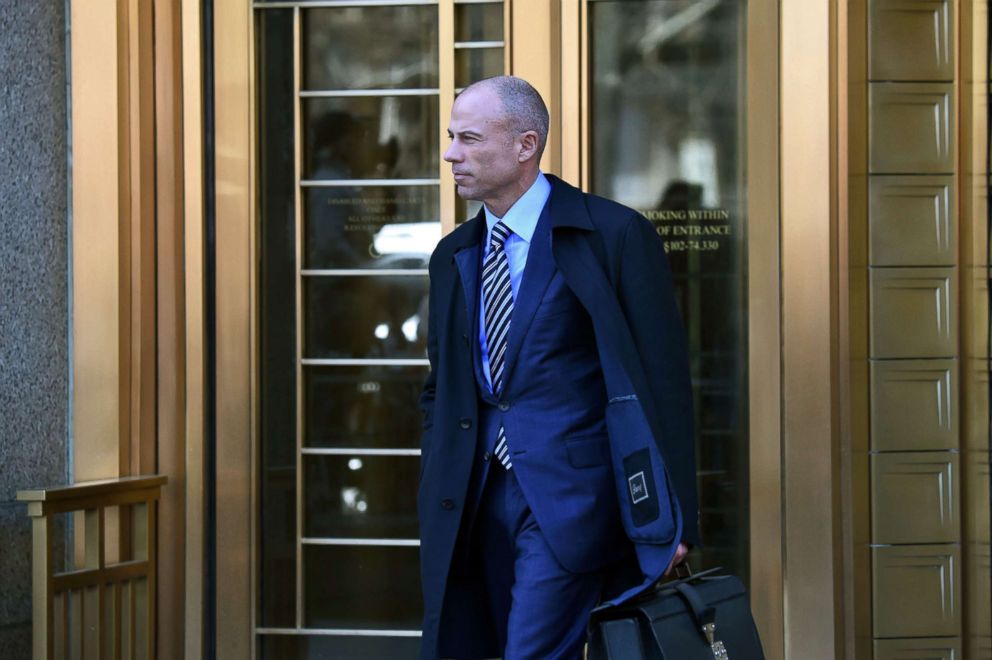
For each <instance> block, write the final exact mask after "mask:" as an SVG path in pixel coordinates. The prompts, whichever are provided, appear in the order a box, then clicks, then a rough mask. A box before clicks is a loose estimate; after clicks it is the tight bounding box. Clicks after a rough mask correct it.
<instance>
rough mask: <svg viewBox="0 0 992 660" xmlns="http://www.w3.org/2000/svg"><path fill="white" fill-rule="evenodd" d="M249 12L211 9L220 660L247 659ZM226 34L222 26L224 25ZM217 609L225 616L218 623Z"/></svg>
mask: <svg viewBox="0 0 992 660" xmlns="http://www.w3.org/2000/svg"><path fill="white" fill-rule="evenodd" d="M252 18H253V8H252V6H251V4H250V3H248V2H244V0H216V1H215V2H214V16H213V21H214V25H215V26H218V29H215V30H214V34H213V38H214V85H215V87H214V108H215V115H214V116H215V124H214V144H215V176H216V185H215V191H216V200H215V205H216V206H215V208H216V227H215V235H216V307H215V309H216V324H215V332H216V337H217V342H216V391H215V392H214V393H213V395H214V396H215V397H216V406H217V420H216V423H217V430H216V456H217V461H216V481H215V484H216V486H215V487H216V492H217V498H216V503H217V515H216V534H217V537H216V553H217V562H216V598H217V606H218V616H217V620H216V622H215V627H216V628H215V629H216V634H217V640H216V642H217V657H218V658H220V659H222V660H223V659H225V658H230V659H231V660H243V659H244V658H250V657H253V654H254V643H253V641H254V640H253V636H252V622H253V618H252V616H253V612H254V598H253V589H252V585H253V578H252V567H253V566H254V559H255V555H256V550H255V546H254V544H253V534H254V533H255V528H254V523H253V516H252V514H253V509H252V506H253V501H254V497H255V493H254V484H253V479H252V467H253V460H254V458H253V454H254V451H255V444H256V443H255V434H256V428H255V419H254V418H255V414H254V403H255V400H256V382H255V369H256V355H255V352H254V350H255V347H256V344H257V329H256V325H255V322H254V319H255V318H256V295H255V274H254V273H255V270H256V269H255V258H254V255H255V251H254V248H255V231H256V199H255V185H254V184H255V151H254V150H255V136H254V130H253V127H254V123H253V122H254V118H255V100H254V82H253V77H254V76H253V71H254V59H253V46H252V44H253V33H254V29H253V20H252ZM220 26H222V27H220ZM221 607H222V608H223V616H221V615H220V612H219V611H220V610H221Z"/></svg>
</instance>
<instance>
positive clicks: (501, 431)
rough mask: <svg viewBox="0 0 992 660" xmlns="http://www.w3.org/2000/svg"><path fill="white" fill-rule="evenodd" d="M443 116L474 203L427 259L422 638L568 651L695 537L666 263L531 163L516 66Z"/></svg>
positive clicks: (621, 214) (534, 140)
mask: <svg viewBox="0 0 992 660" xmlns="http://www.w3.org/2000/svg"><path fill="white" fill-rule="evenodd" d="M448 134H449V136H450V138H451V145H450V146H449V148H448V150H447V152H446V153H445V155H444V158H445V160H446V161H448V162H450V163H451V166H452V170H453V172H454V176H455V183H456V184H457V187H458V194H459V195H460V196H461V197H463V198H465V199H473V200H479V201H481V202H483V209H482V210H481V211H480V212H479V214H478V215H477V216H476V217H475V218H474V219H472V220H470V221H468V222H466V223H465V224H464V225H462V226H460V227H458V228H456V229H455V231H453V232H452V233H451V234H450V235H449V236H447V237H445V238H444V239H442V241H441V242H440V243H439V244H438V246H437V249H436V250H435V251H434V254H433V256H432V257H431V263H430V280H431V284H430V302H429V307H430V310H429V321H428V336H429V338H428V353H429V356H430V362H431V373H430V376H429V377H428V379H427V382H426V383H425V386H424V392H423V395H422V397H421V408H422V410H423V412H424V429H425V430H424V436H423V442H422V453H421V484H420V492H419V495H418V511H419V516H420V525H421V547H420V551H421V569H422V576H423V593H424V605H425V611H424V628H423V642H422V657H423V658H436V657H453V658H486V657H499V656H502V657H504V658H506V659H507V660H519V659H522V658H541V659H544V658H568V659H574V658H578V657H580V656H581V650H582V645H583V643H584V639H585V629H586V624H587V622H588V616H589V612H590V611H591V610H592V609H593V607H595V606H596V605H597V604H599V603H601V602H603V601H609V600H613V601H614V602H618V601H620V600H624V599H626V598H629V597H632V596H633V595H636V594H637V593H639V592H641V591H643V590H644V589H646V588H648V587H650V586H651V585H652V584H653V583H654V582H655V581H656V580H657V579H658V578H660V577H661V576H662V575H663V574H664V573H666V572H667V571H668V570H670V569H671V567H672V566H673V565H674V564H675V563H677V562H679V561H681V559H682V557H683V556H684V554H685V552H686V550H687V547H688V546H689V545H693V544H696V543H698V541H699V539H698V531H697V508H696V492H695V458H694V445H693V424H692V402H691V399H692V396H691V390H690V384H689V375H688V360H687V356H686V349H685V338H684V330H683V328H682V325H681V321H680V319H679V315H678V311H677V309H676V306H675V300H674V295H673V290H672V282H671V274H670V272H669V270H668V265H667V262H666V260H665V255H664V249H663V247H662V245H661V242H660V240H659V238H658V236H657V234H656V233H655V232H654V230H653V228H652V226H651V224H650V223H649V222H648V221H647V220H645V219H644V218H643V217H641V216H640V215H638V214H637V213H635V212H634V211H632V210H630V209H628V208H625V207H623V206H620V205H618V204H616V203H613V202H610V201H608V200H605V199H602V198H598V197H595V196H592V195H586V194H584V193H582V192H581V191H579V190H577V189H575V188H573V187H571V186H569V185H568V184H566V183H565V182H563V181H561V180H559V179H557V178H555V177H552V176H546V175H544V174H543V173H541V172H540V170H539V168H538V163H539V161H540V158H541V153H542V151H543V149H544V146H545V143H546V141H547V135H548V111H547V108H546V106H545V105H544V102H543V101H542V100H541V97H540V95H539V94H538V93H537V91H536V90H534V88H533V87H531V86H530V85H529V84H528V83H527V82H525V81H523V80H521V79H519V78H513V77H509V76H502V77H498V78H491V79H488V80H484V81H482V82H479V83H476V84H474V85H472V86H471V87H469V88H467V89H466V90H465V91H463V92H462V93H461V94H460V95H459V97H458V99H457V100H456V101H455V104H454V107H453V108H452V110H451V122H450V124H449V129H448Z"/></svg>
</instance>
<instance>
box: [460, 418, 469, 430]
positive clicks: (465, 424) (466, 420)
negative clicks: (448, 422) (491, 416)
mask: <svg viewBox="0 0 992 660" xmlns="http://www.w3.org/2000/svg"><path fill="white" fill-rule="evenodd" d="M458 425H459V426H460V427H462V428H463V429H465V430H466V431H467V430H468V429H470V428H472V420H471V419H469V418H468V417H462V418H461V419H460V420H458Z"/></svg>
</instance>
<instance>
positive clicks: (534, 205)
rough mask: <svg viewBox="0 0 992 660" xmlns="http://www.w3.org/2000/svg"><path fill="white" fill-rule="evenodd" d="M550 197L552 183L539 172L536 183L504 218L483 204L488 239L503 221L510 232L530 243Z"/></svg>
mask: <svg viewBox="0 0 992 660" xmlns="http://www.w3.org/2000/svg"><path fill="white" fill-rule="evenodd" d="M550 196H551V183H550V182H549V181H548V179H547V177H545V176H544V173H543V172H541V171H540V170H539V171H538V172H537V178H536V179H534V183H532V184H531V186H530V188H528V189H527V192H525V193H524V194H523V195H521V196H520V199H518V200H517V201H516V202H514V203H513V206H511V207H510V209H509V210H508V211H507V212H506V214H505V215H504V216H503V217H502V218H497V217H496V216H495V215H493V214H492V213H491V212H490V211H489V207H487V206H486V205H485V204H483V205H482V208H483V209H484V210H485V213H486V228H487V232H486V237H487V239H488V237H489V235H491V234H492V231H493V227H495V226H496V223H497V222H499V221H500V220H502V221H503V224H504V225H506V226H507V227H509V228H510V231H512V232H513V233H514V234H516V235H517V236H519V237H520V238H522V239H523V240H525V241H526V242H528V243H530V239H531V237H533V236H534V230H535V229H536V228H537V221H538V219H540V217H541V211H543V210H544V205H545V204H546V203H547V201H548V197H550ZM487 244H488V240H487Z"/></svg>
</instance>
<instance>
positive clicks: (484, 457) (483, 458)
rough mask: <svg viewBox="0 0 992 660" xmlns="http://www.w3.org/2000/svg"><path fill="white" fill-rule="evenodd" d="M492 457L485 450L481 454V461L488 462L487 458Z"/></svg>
mask: <svg viewBox="0 0 992 660" xmlns="http://www.w3.org/2000/svg"><path fill="white" fill-rule="evenodd" d="M492 457H493V455H492V454H490V453H489V452H488V451H487V452H486V453H485V454H483V455H482V462H483V463H488V462H489V459H490V458H492Z"/></svg>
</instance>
